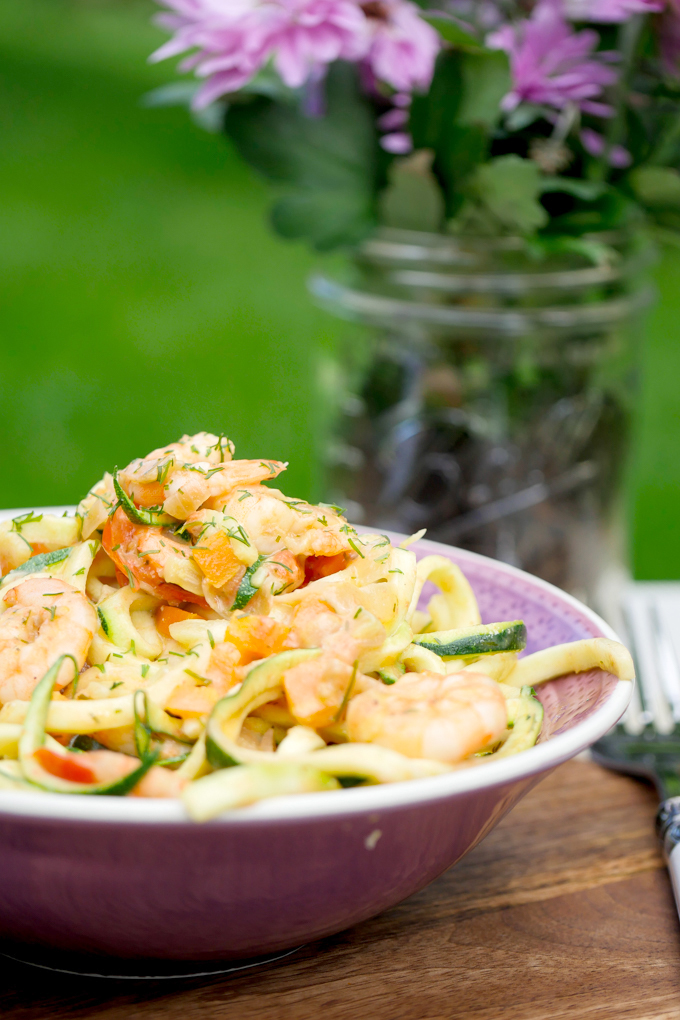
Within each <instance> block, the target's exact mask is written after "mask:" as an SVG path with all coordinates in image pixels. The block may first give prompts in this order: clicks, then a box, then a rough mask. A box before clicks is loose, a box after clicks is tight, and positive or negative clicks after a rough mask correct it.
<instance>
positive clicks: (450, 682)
mask: <svg viewBox="0 0 680 1020" xmlns="http://www.w3.org/2000/svg"><path fill="white" fill-rule="evenodd" d="M507 721H508V717H507V709H506V703H505V698H504V697H503V694H502V693H501V690H500V688H499V687H498V685H497V684H496V683H494V681H493V680H490V679H489V678H488V677H486V676H483V675H482V674H479V673H465V674H462V673H454V674H450V675H448V676H442V675H440V674H438V673H428V672H425V673H407V674H406V675H405V676H404V677H402V678H401V680H398V681H397V683H396V684H394V685H393V686H391V687H375V688H372V689H371V690H368V691H364V692H363V693H362V694H358V695H357V696H356V697H355V698H353V699H352V700H351V701H350V703H349V707H348V709H347V732H348V735H349V739H350V740H354V741H359V742H362V743H363V742H367V743H375V744H380V745H381V746H382V747H389V748H391V749H392V750H393V751H400V752H401V753H402V754H405V755H407V757H409V758H434V759H435V760H436V761H445V762H449V763H451V764H453V763H455V762H459V761H462V760H463V758H467V757H468V755H471V754H474V752H475V751H481V750H483V749H484V748H486V747H488V746H489V745H491V744H494V743H495V742H496V741H497V740H500V738H501V737H502V736H503V734H504V733H505V730H506V728H507Z"/></svg>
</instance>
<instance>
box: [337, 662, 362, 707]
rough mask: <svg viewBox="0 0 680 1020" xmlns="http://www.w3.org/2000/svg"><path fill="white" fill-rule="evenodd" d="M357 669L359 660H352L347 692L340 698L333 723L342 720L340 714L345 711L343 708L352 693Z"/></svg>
mask: <svg viewBox="0 0 680 1020" xmlns="http://www.w3.org/2000/svg"><path fill="white" fill-rule="evenodd" d="M358 668H359V660H358V659H355V660H354V668H353V669H352V675H351V677H350V680H349V683H348V684H347V690H346V691H345V693H344V695H343V697H342V701H341V703H340V708H339V709H338V710H337V712H336V713H335V715H334V716H333V722H339V721H340V719H341V718H342V713H343V712H344V711H345V708H346V707H347V702H348V701H349V697H350V694H351V693H352V688H353V687H354V683H355V681H356V678H357V669H358Z"/></svg>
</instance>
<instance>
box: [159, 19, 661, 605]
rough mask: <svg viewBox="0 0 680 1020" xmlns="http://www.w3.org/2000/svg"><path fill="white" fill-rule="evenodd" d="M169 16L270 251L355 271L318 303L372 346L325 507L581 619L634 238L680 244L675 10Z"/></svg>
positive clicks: (355, 346)
mask: <svg viewBox="0 0 680 1020" xmlns="http://www.w3.org/2000/svg"><path fill="white" fill-rule="evenodd" d="M162 2H163V3H164V4H165V7H166V8H170V12H169V13H168V12H166V13H164V14H163V15H162V16H161V22H162V24H163V25H165V26H166V27H167V28H169V29H170V30H171V31H172V32H173V33H174V35H173V37H172V39H171V40H170V41H169V42H168V43H166V45H164V46H163V47H161V49H160V50H159V51H158V52H157V53H156V54H155V55H154V59H158V60H160V59H163V58H164V57H170V56H174V55H176V54H180V53H187V54H188V56H187V57H186V58H185V60H184V63H183V65H182V67H183V69H184V70H185V71H190V72H193V73H194V75H195V76H196V77H197V78H198V79H199V81H198V82H195V81H193V80H192V81H190V82H187V83H186V86H185V87H183V89H182V90H181V94H182V96H183V97H185V98H186V97H187V96H190V102H191V105H192V107H193V109H194V111H195V113H196V115H197V116H199V117H200V118H201V119H202V120H203V122H204V123H210V124H211V125H212V126H213V127H216V128H217V129H223V130H224V131H225V132H226V134H227V135H228V136H229V137H230V138H231V140H232V141H233V143H234V144H235V146H236V148H237V150H238V151H239V152H240V153H241V155H242V156H243V158H244V159H245V160H246V161H247V162H248V163H249V164H250V165H251V166H252V167H254V168H255V169H256V170H257V171H259V172H260V173H261V174H263V175H264V176H265V177H266V178H268V179H269V180H270V181H271V182H272V184H273V185H274V186H275V188H276V192H277V194H276V200H275V203H274V206H273V209H272V214H271V218H272V223H273V226H274V229H275V230H276V231H277V232H278V233H279V234H280V235H282V236H284V237H287V238H300V239H305V240H306V241H307V242H308V243H309V244H311V245H312V246H313V247H314V248H316V249H317V250H319V251H328V250H331V249H333V248H337V247H342V246H344V247H346V248H348V249H349V251H350V252H351V258H350V259H349V260H348V262H347V264H346V266H345V268H344V269H343V271H342V272H343V273H344V274H345V275H344V277H343V276H341V278H340V279H337V278H336V277H331V278H328V277H325V276H322V275H317V276H316V277H315V278H313V280H312V283H311V287H312V291H313V292H314V293H315V295H316V297H317V299H320V300H321V301H322V303H324V304H325V305H326V307H328V308H330V309H331V310H332V311H334V312H335V313H336V314H339V315H341V316H343V317H345V318H349V319H353V320H355V321H359V322H361V323H364V324H368V325H370V326H372V327H374V329H373V330H372V332H371V333H369V334H366V333H363V334H362V335H361V337H360V338H359V342H356V339H355V340H354V341H353V342H350V341H349V340H348V342H347V343H346V345H345V347H344V348H343V350H342V352H341V353H340V354H339V356H338V357H337V358H336V359H335V361H334V362H333V363H331V364H330V365H327V366H326V371H325V372H324V379H325V381H326V390H325V393H324V397H325V398H326V397H327V399H325V401H324V406H325V407H326V408H327V411H326V413H329V414H332V415H333V416H334V418H333V420H334V424H333V427H332V429H331V433H332V435H331V438H330V441H328V442H327V444H326V448H325V458H326V469H327V470H326V477H327V495H328V497H329V498H331V499H333V500H334V501H335V502H340V503H341V504H342V505H343V506H346V507H348V508H349V514H350V517H351V519H352V520H354V521H356V522H365V523H369V524H373V525H378V526H380V527H383V528H390V527H391V528H394V529H395V530H399V531H406V532H410V531H415V530H417V529H419V528H423V527H424V528H427V529H428V534H429V536H430V537H431V538H436V539H440V540H442V541H445V542H454V543H455V544H456V545H462V546H465V547H467V548H470V549H473V550H475V551H478V552H482V553H485V554H487V555H492V556H497V557H498V558H500V559H503V560H506V561H509V562H513V563H516V564H517V565H519V566H521V567H523V568H525V569H527V570H530V571H532V572H534V573H537V574H540V575H541V576H543V577H545V578H547V579H548V580H551V581H553V582H554V583H556V584H558V585H560V586H561V587H563V588H567V589H568V590H571V591H572V592H574V593H576V594H578V595H579V596H581V597H585V598H586V599H587V600H589V601H591V602H593V601H596V600H597V595H596V590H597V587H598V585H599V583H600V581H601V579H602V576H603V575H604V574H606V573H607V572H608V571H609V573H610V575H611V576H615V575H616V571H617V570H618V571H619V572H620V567H621V564H622V562H623V561H624V560H625V556H624V553H623V548H622V546H623V543H621V542H620V540H619V536H620V535H621V534H622V533H623V532H622V529H621V527H620V523H621V518H620V515H619V514H618V510H619V509H620V507H621V499H620V495H621V489H620V479H621V477H622V472H621V466H622V464H623V462H624V459H625V451H626V447H627V435H628V433H629V423H630V419H631V411H632V406H633V403H634V394H635V384H634V381H635V373H634V361H635V358H634V354H635V346H636V345H635V340H636V339H637V335H639V328H638V326H637V325H636V323H637V322H638V321H639V320H638V318H637V316H636V313H637V312H638V311H639V310H640V309H641V308H642V307H643V306H644V304H645V301H646V300H648V289H647V293H646V292H645V285H644V274H643V273H641V272H640V269H641V268H642V267H643V265H644V262H645V258H647V255H648V252H649V243H648V241H647V237H648V235H649V234H650V232H652V231H655V232H657V233H658V234H660V235H661V236H663V237H665V238H667V239H669V240H673V239H675V238H676V237H680V173H679V172H678V169H677V167H678V165H680V103H679V100H680V0H535V2H531V0H420V2H419V3H414V2H411V0H363V2H362V0H162ZM177 95H178V89H177V86H176V85H175V86H166V87H165V89H163V90H160V91H159V92H157V93H155V94H154V96H153V98H152V101H154V102H165V101H176V99H177ZM676 231H677V232H678V233H677V234H676ZM641 281H642V282H641ZM350 336H351V334H350ZM609 568H611V570H610V569H609ZM612 571H613V573H612Z"/></svg>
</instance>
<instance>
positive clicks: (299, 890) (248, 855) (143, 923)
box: [0, 511, 632, 960]
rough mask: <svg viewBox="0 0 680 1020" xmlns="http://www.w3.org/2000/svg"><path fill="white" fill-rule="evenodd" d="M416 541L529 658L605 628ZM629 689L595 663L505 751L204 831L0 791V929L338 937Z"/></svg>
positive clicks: (179, 818)
mask: <svg viewBox="0 0 680 1020" xmlns="http://www.w3.org/2000/svg"><path fill="white" fill-rule="evenodd" d="M14 513H16V511H14ZM1 516H3V517H5V516H9V512H6V513H3V514H2V515H1ZM414 551H415V552H416V555H417V556H418V557H422V556H424V555H427V554H429V553H439V554H441V555H444V556H447V557H449V558H450V559H452V560H453V561H454V562H456V563H458V564H459V565H460V566H461V567H462V569H463V570H464V572H465V574H466V575H467V577H468V579H469V580H470V583H471V584H472V587H473V588H474V590H475V594H476V595H477V598H478V600H479V604H480V608H481V612H482V618H483V619H484V621H486V622H489V621H493V620H512V619H517V618H521V619H524V621H525V622H526V625H527V630H528V634H529V646H528V650H529V651H535V650H537V649H540V648H545V647H547V646H548V645H554V644H558V643H560V642H563V641H574V640H577V639H579V638H584V637H593V636H604V637H615V635H614V634H613V633H612V631H611V630H610V628H609V627H608V626H607V625H606V624H605V623H604V622H603V621H602V620H600V619H599V618H598V617H597V616H596V615H595V614H594V613H592V612H591V611H590V610H589V609H587V608H586V607H585V606H582V605H581V604H580V603H578V602H577V601H576V600H575V599H573V598H571V597H570V596H569V595H565V594H564V593H563V592H561V591H559V590H558V589H557V588H554V587H552V586H551V585H549V584H546V583H545V582H544V581H541V580H538V579H537V578H535V577H531V576H529V575H528V574H525V573H523V572H522V571H520V570H516V569H515V568H513V567H509V566H506V565H505V564H502V563H496V562H494V561H492V560H489V559H486V558H484V557H481V556H477V555H475V554H473V553H468V552H463V551H461V550H458V549H452V548H450V547H448V546H444V545H439V544H437V543H434V542H427V541H421V542H419V543H418V544H417V545H416V546H415V547H414ZM631 686H632V685H631V683H629V682H622V681H619V680H617V679H616V678H615V677H612V676H611V675H609V674H607V673H603V672H601V671H599V670H593V671H592V672H590V673H587V674H580V675H579V676H578V678H577V677H575V676H574V675H572V676H569V677H562V678H560V679H559V680H555V681H552V682H551V683H549V684H547V685H545V686H544V687H543V688H542V689H541V691H540V698H541V700H542V702H543V705H544V707H545V724H544V728H543V733H542V735H541V740H540V742H539V743H538V744H537V745H536V746H535V747H533V748H530V749H529V750H527V751H523V752H522V753H521V754H518V755H517V756H516V757H510V758H505V759H500V760H499V761H496V762H489V763H488V764H480V765H479V766H478V767H476V768H471V769H468V770H463V771H461V772H454V773H452V774H450V775H444V776H437V777H435V778H430V779H420V780H412V781H410V782H405V783H394V784H390V785H384V786H373V787H366V788H355V789H347V790H341V791H337V792H334V793H317V794H308V795H304V796H298V797H280V798H276V799H273V800H268V801H263V802H261V803H259V804H256V805H253V806H252V807H250V808H244V809H241V810H239V811H236V812H233V813H232V814H230V815H229V816H225V817H223V818H221V819H217V820H215V821H212V822H208V823H206V824H203V825H199V824H195V823H192V822H189V821H188V820H187V818H186V816H185V814H184V812H183V809H182V805H181V804H180V803H179V802H176V801H168V800H142V799H134V798H132V799H128V798H125V799H122V798H116V797H77V796H63V795H58V794H48V793H35V794H23V793H17V792H14V791H12V792H1V793H0V937H5V938H10V939H14V940H22V941H25V942H32V943H37V944H42V945H48V946H58V947H60V948H61V949H66V950H71V951H76V952H87V953H100V954H109V955H112V956H119V957H132V958H134V957H151V958H157V959H176V960H220V959H222V960H229V959H243V958H248V957H254V956H259V955H264V954H268V953H274V952H276V951H278V950H284V949H287V948H289V947H293V946H298V945H300V944H301V943H304V942H309V941H310V940H312V939H318V938H320V937H321V936H324V935H330V934H333V933H335V932H338V931H341V930H342V929H343V928H347V927H349V926H350V925H353V924H356V923H357V922H359V921H363V920H365V919H366V918H369V917H372V916H373V915H375V914H378V913H380V912H381V911H383V910H385V909H387V908H388V907H391V906H393V905H394V904H396V903H399V901H400V900H403V899H404V898H405V897H407V896H410V895H411V894H412V893H414V892H417V891H418V890H419V889H422V888H423V886H425V885H427V884H428V882H431V881H432V880H433V879H434V878H436V877H437V876H438V875H440V874H441V873H442V872H443V871H444V870H445V869H446V868H449V867H450V866H451V865H452V864H455V863H456V861H458V860H460V858H461V857H462V856H463V855H464V854H466V853H467V852H468V851H469V850H471V849H472V848H473V847H474V846H476V844H477V843H479V841H480V840H481V839H483V838H484V836H486V834H487V833H488V832H490V831H491V829H492V828H493V827H494V826H495V825H496V824H497V822H499V821H500V819H501V818H502V817H503V816H504V815H505V814H506V812H508V811H509V810H510V808H512V807H513V805H514V804H516V803H517V801H518V800H519V799H520V798H521V797H523V796H524V794H525V793H526V792H527V791H528V790H530V789H531V788H532V787H533V786H534V785H535V784H536V783H537V782H538V781H539V780H540V779H541V778H542V777H543V776H545V775H547V774H548V773H549V772H550V771H551V770H552V769H554V768H555V767H556V766H557V765H559V764H560V763H561V762H564V761H566V760H567V759H569V758H572V757H573V756H574V755H576V754H578V753H579V752H580V751H582V750H584V749H585V748H586V747H588V746H589V745H590V744H592V743H593V742H594V741H595V740H597V739H598V738H599V737H601V736H602V735H603V734H604V733H606V731H607V730H608V729H609V728H610V727H611V726H613V725H614V723H616V722H617V720H618V719H619V718H620V717H621V715H622V713H623V711H624V710H625V708H626V706H627V704H628V701H629V698H630V694H631ZM528 850H529V848H528V847H527V852H528Z"/></svg>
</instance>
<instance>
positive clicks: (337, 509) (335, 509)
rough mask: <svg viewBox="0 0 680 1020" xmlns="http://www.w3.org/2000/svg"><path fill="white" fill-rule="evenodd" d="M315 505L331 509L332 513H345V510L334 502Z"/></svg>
mask: <svg viewBox="0 0 680 1020" xmlns="http://www.w3.org/2000/svg"><path fill="white" fill-rule="evenodd" d="M317 506H320V507H323V509H324V510H332V511H333V513H335V514H340V516H341V517H342V515H343V514H344V513H347V511H346V510H343V508H342V507H341V506H336V505H335V503H317Z"/></svg>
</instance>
